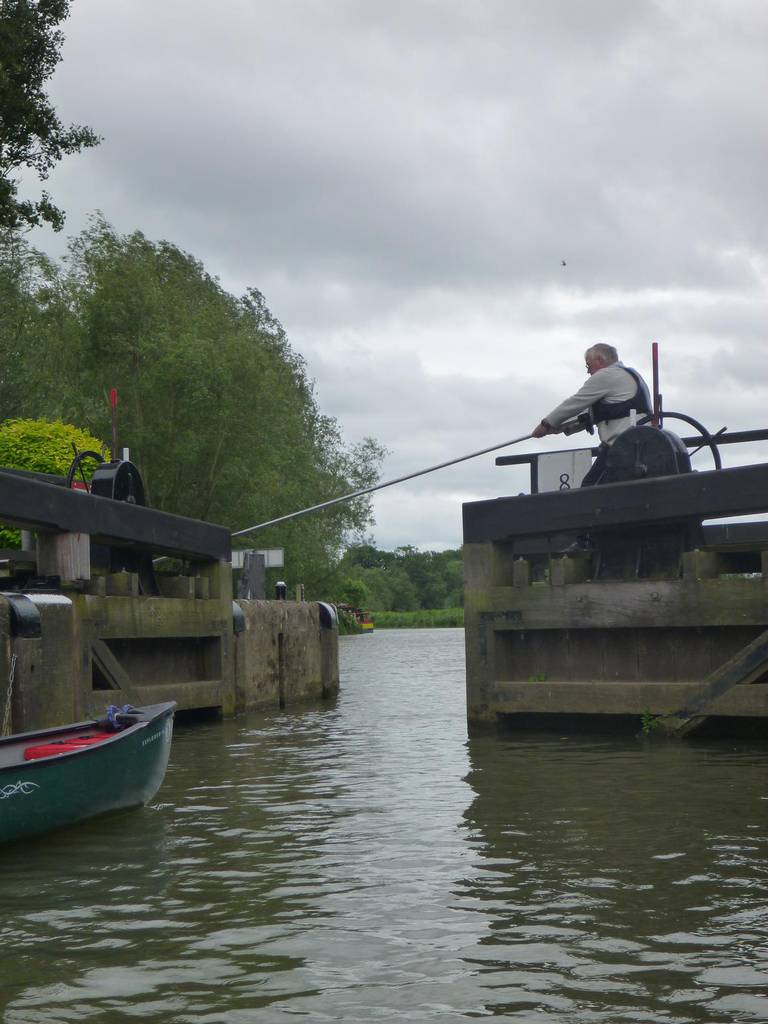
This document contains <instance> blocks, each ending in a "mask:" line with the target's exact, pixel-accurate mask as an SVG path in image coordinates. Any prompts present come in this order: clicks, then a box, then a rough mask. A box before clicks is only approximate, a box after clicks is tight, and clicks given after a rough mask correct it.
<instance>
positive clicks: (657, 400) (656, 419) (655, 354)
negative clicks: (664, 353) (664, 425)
mask: <svg viewBox="0 0 768 1024" xmlns="http://www.w3.org/2000/svg"><path fill="white" fill-rule="evenodd" d="M651 362H652V364H653V415H652V417H651V423H652V424H653V426H654V427H660V426H661V395H660V394H659V343H658V342H657V341H654V342H652V344H651Z"/></svg>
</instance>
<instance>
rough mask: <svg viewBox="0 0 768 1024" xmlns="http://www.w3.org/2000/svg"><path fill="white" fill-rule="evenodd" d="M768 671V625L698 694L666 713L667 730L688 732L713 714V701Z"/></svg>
mask: <svg viewBox="0 0 768 1024" xmlns="http://www.w3.org/2000/svg"><path fill="white" fill-rule="evenodd" d="M766 671H768V629H766V630H765V631H764V632H762V633H761V634H760V635H759V636H758V637H756V638H755V639H754V640H753V641H752V642H751V643H749V644H747V646H746V647H742V649H741V650H740V651H738V652H737V653H736V654H735V655H734V656H733V657H732V658H730V659H729V660H728V661H726V662H725V663H724V664H722V665H720V667H719V668H717V669H715V671H714V672H711V673H710V674H709V675H708V676H707V678H706V679H705V680H704V683H703V685H702V688H701V690H700V692H699V694H698V696H697V697H696V698H695V699H694V700H692V701H689V702H688V705H687V706H686V707H684V708H681V709H680V710H679V711H677V712H674V713H673V714H672V715H670V716H668V717H665V719H664V727H665V730H666V731H667V732H668V733H670V734H672V735H675V736H687V735H689V734H690V733H692V732H694V731H695V730H696V729H698V728H699V726H700V725H702V724H703V722H704V721H705V719H706V718H707V717H708V716H709V715H711V714H713V708H712V705H713V704H715V703H716V701H717V700H718V699H719V698H720V697H722V696H723V694H724V693H726V692H727V691H728V690H731V689H733V687H734V686H739V685H742V684H746V683H754V682H755V680H757V679H759V678H760V676H761V675H763V673H764V672H766Z"/></svg>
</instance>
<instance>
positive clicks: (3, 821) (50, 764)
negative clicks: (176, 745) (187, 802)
mask: <svg viewBox="0 0 768 1024" xmlns="http://www.w3.org/2000/svg"><path fill="white" fill-rule="evenodd" d="M175 708H176V704H175V702H173V701H171V702H169V703H166V704H152V705H149V706H147V707H142V708H131V709H130V712H129V713H128V714H123V715H120V714H118V715H116V716H113V718H116V724H113V723H112V722H96V721H92V722H79V723H77V724H75V725H67V726H61V727H59V728H56V729H45V730H44V731H42V732H34V733H22V734H17V735H15V736H6V737H3V738H2V739H0V843H7V842H11V841H13V840H16V839H25V838H27V837H29V836H36V835H40V834H42V833H43V832H51V831H53V830H54V829H57V828H62V827H64V826H66V825H73V824H74V823H75V822H78V821H83V820H84V819H86V818H92V817H94V816H95V815H97V814H105V813H106V812H107V811H117V810H120V809H122V808H126V807H138V806H140V805H141V804H145V803H147V802H148V801H149V800H151V799H152V797H153V796H154V795H155V793H156V792H157V791H158V789H159V788H160V786H161V784H162V781H163V778H164V777H165V770H166V767H167V765H168V755H169V753H170V749H171V737H172V735H173V713H174V710H175ZM115 710H116V709H115ZM126 710H127V709H126ZM121 723H122V725H121Z"/></svg>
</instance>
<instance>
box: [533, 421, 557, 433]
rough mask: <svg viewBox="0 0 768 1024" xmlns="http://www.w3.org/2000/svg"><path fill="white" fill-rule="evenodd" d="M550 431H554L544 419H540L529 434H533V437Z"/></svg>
mask: <svg viewBox="0 0 768 1024" xmlns="http://www.w3.org/2000/svg"><path fill="white" fill-rule="evenodd" d="M552 433H554V431H553V430H552V427H550V425H549V424H548V423H547V421H546V420H542V421H541V423H539V425H538V426H537V427H534V428H533V430H532V431H531V434H533V436H534V437H546V435H547V434H552Z"/></svg>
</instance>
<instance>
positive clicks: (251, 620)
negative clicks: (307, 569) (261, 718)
mask: <svg viewBox="0 0 768 1024" xmlns="http://www.w3.org/2000/svg"><path fill="white" fill-rule="evenodd" d="M237 604H238V605H239V607H240V608H241V609H242V611H243V614H244V616H245V629H244V630H243V632H240V633H237V634H236V636H235V651H236V654H235V661H236V671H235V687H236V703H237V708H238V710H240V711H252V710H254V709H256V708H261V707H267V706H274V705H275V704H277V705H279V706H280V707H284V706H285V705H286V704H291V703H293V702H295V701H300V700H307V699H315V698H319V697H330V696H332V695H333V694H335V693H336V692H337V691H338V688H339V670H338V630H337V629H333V628H326V627H325V626H323V625H322V624H321V621H320V606H319V605H318V604H315V603H304V602H298V603H297V602H293V601H238V602H237Z"/></svg>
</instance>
